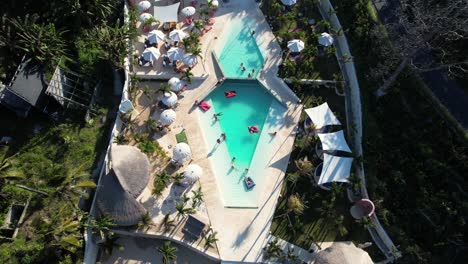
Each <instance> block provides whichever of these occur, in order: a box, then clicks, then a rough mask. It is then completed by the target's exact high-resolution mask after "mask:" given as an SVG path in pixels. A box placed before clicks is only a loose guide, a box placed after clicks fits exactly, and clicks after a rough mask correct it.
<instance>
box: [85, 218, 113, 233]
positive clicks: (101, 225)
mask: <svg viewBox="0 0 468 264" xmlns="http://www.w3.org/2000/svg"><path fill="white" fill-rule="evenodd" d="M84 226H85V227H91V228H92V229H93V231H94V232H99V234H100V235H101V237H105V236H106V235H107V234H108V233H111V232H110V230H111V228H113V227H115V226H116V224H115V223H114V220H112V218H110V217H108V216H101V217H98V218H97V219H92V220H91V225H88V224H84Z"/></svg>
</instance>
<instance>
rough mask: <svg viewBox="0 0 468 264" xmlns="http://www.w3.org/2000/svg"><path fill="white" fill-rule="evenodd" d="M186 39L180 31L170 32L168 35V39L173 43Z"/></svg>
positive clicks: (184, 34) (185, 35)
mask: <svg viewBox="0 0 468 264" xmlns="http://www.w3.org/2000/svg"><path fill="white" fill-rule="evenodd" d="M186 37H187V34H186V33H185V32H184V31H182V30H180V29H175V30H172V31H171V32H170V33H169V38H170V39H172V40H173V41H182V40H183V39H184V38H186Z"/></svg>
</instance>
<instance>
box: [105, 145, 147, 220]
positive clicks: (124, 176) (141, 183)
mask: <svg viewBox="0 0 468 264" xmlns="http://www.w3.org/2000/svg"><path fill="white" fill-rule="evenodd" d="M110 157H111V161H112V166H111V169H110V170H109V172H108V173H107V174H106V175H104V176H103V177H102V179H101V187H100V188H99V191H98V192H97V205H98V209H99V212H100V213H101V214H102V215H106V216H109V217H111V218H112V219H113V220H114V222H115V224H117V225H119V226H132V225H136V224H138V222H139V221H140V219H141V215H142V214H144V213H146V209H145V208H144V207H143V206H142V205H141V204H140V203H139V202H138V201H137V200H136V198H137V197H138V196H139V195H140V194H141V192H142V191H143V190H144V189H145V187H146V185H147V184H148V181H149V179H150V175H149V172H150V163H149V160H148V158H147V157H146V155H145V154H143V153H142V152H141V151H140V150H139V149H138V148H136V147H133V146H118V145H113V146H112V148H111V156H110Z"/></svg>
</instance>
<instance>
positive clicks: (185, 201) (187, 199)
mask: <svg viewBox="0 0 468 264" xmlns="http://www.w3.org/2000/svg"><path fill="white" fill-rule="evenodd" d="M189 200H190V198H189V197H188V196H187V193H183V194H182V203H184V206H185V205H186V204H187V202H188V201H189Z"/></svg>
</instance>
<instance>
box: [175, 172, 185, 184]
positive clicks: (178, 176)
mask: <svg viewBox="0 0 468 264" xmlns="http://www.w3.org/2000/svg"><path fill="white" fill-rule="evenodd" d="M184 178H185V177H184V175H182V174H181V173H178V172H177V173H176V174H174V176H172V180H174V184H176V185H181V184H182V180H183V179H184Z"/></svg>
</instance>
